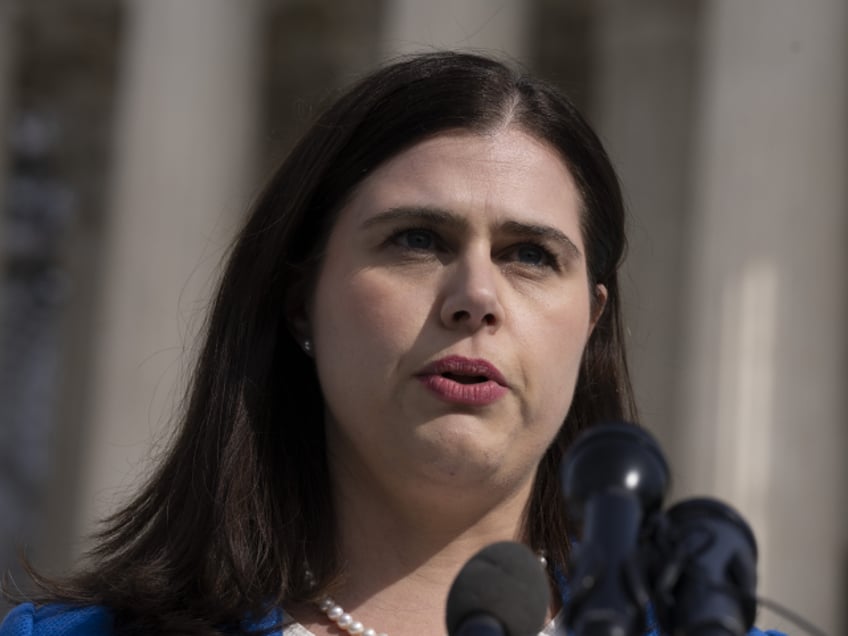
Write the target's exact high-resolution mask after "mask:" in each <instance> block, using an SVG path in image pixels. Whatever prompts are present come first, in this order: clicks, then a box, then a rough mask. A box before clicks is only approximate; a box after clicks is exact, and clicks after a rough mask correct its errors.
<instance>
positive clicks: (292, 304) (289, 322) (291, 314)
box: [285, 280, 312, 347]
mask: <svg viewBox="0 0 848 636" xmlns="http://www.w3.org/2000/svg"><path fill="white" fill-rule="evenodd" d="M285 320H286V327H288V330H289V333H290V334H291V335H292V337H293V338H294V339H295V340H296V341H297V344H298V345H299V346H301V347H303V343H304V342H306V341H307V340H309V339H311V338H312V327H311V322H312V321H311V320H310V319H309V295H308V294H307V293H306V284H305V282H304V281H303V280H300V281H298V282H297V283H295V284H293V285H292V286H291V288H289V291H288V293H287V294H286V300H285Z"/></svg>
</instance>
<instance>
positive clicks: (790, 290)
mask: <svg viewBox="0 0 848 636" xmlns="http://www.w3.org/2000/svg"><path fill="white" fill-rule="evenodd" d="M705 9H706V13H705V15H704V18H705V20H704V31H703V51H702V54H703V64H702V70H701V73H702V75H701V82H700V98H699V110H700V118H699V120H698V125H697V129H696V131H695V132H696V154H695V167H694V177H695V181H694V193H693V199H692V209H693V212H694V218H693V224H692V228H691V232H690V235H689V237H688V240H687V246H688V259H687V260H688V266H689V267H688V269H689V270H690V275H689V278H688V280H687V281H686V282H685V283H684V285H685V289H686V290H687V292H688V296H689V300H688V307H687V318H686V323H685V333H686V335H687V340H686V342H687V348H686V350H685V357H684V366H683V369H682V370H683V372H684V375H683V378H684V391H683V393H682V395H683V397H684V399H683V401H682V403H681V406H680V409H679V414H678V417H677V424H678V426H679V429H678V430H679V433H680V434H679V437H678V445H677V451H678V455H677V462H678V466H679V470H678V473H677V480H678V486H679V490H680V492H681V494H691V493H694V492H704V491H707V492H710V493H712V494H715V495H718V496H719V497H721V498H723V499H725V500H727V501H729V502H731V503H732V504H734V505H735V506H736V507H738V509H739V510H740V511H741V512H742V513H743V515H744V516H746V517H747V519H748V520H749V521H750V522H751V524H752V526H753V528H754V530H755V533H756V535H757V538H758V541H759V544H760V574H761V586H760V592H761V593H762V594H764V595H766V596H768V597H771V598H774V599H777V600H779V601H782V602H783V603H785V604H787V605H788V606H790V607H792V608H793V609H795V610H796V611H799V612H801V613H802V614H803V615H805V616H807V617H809V618H810V619H812V620H813V621H814V622H816V623H819V624H820V625H821V627H823V628H824V630H825V631H826V632H827V633H831V634H840V633H845V629H846V628H848V625H846V624H845V615H844V611H845V610H844V599H845V597H846V589H845V582H844V578H843V577H844V568H845V563H846V560H845V548H846V538H848V532H847V531H846V529H848V524H846V507H845V498H844V491H845V484H846V483H848V479H846V477H848V475H846V470H845V468H844V466H845V464H846V461H845V453H846V450H847V449H848V426H846V422H845V412H846V409H845V406H846V398H845V394H846V393H845V387H846V384H847V382H846V381H848V373H846V351H848V342H846V340H848V339H847V338H846V329H845V324H846V317H848V312H846V305H848V286H847V285H846V282H845V276H846V272H848V259H846V249H845V240H846V238H848V224H847V223H846V220H848V215H846V211H847V210H846V208H848V197H846V185H845V184H846V175H848V157H847V156H846V139H848V123H847V122H848V31H847V30H846V27H848V5H846V3H845V2H844V1H843V0H817V1H816V2H813V3H798V2H794V1H793V0H750V1H748V2H736V1H735V0H716V1H714V2H711V3H708V4H707V5H705ZM764 617H765V618H766V620H762V621H761V622H762V623H763V624H774V625H781V623H780V622H776V621H774V620H772V619H773V616H772V615H770V614H768V613H765V614H764ZM784 627H785V629H786V631H788V632H794V631H795V628H791V629H790V627H789V626H788V625H784Z"/></svg>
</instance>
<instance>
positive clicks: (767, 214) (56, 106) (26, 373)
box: [0, 0, 848, 634]
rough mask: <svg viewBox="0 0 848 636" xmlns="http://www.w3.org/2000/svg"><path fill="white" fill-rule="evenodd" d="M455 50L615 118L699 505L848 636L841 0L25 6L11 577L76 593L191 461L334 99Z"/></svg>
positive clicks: (14, 279)
mask: <svg viewBox="0 0 848 636" xmlns="http://www.w3.org/2000/svg"><path fill="white" fill-rule="evenodd" d="M432 48H463V49H475V50H487V51H492V52H495V53H497V54H500V55H501V56H505V57H507V58H508V59H512V60H515V61H516V62H518V63H520V64H522V65H523V66H525V67H527V68H529V69H531V70H533V71H534V72H537V73H539V74H541V75H542V76H544V77H547V78H548V79H551V80H553V81H555V82H557V83H558V84H559V85H560V86H561V87H562V88H563V90H564V91H565V92H567V93H568V94H569V95H571V96H572V98H573V99H574V101H575V102H576V103H577V104H578V105H579V106H580V107H581V108H582V109H583V110H584V112H586V113H587V114H588V116H589V119H590V120H591V121H592V122H593V123H594V125H595V127H596V129H597V130H598V131H599V133H600V134H601V137H602V138H603V139H604V141H605V143H606V144H607V147H608V150H609V151H610V154H611V155H612V158H613V161H614V163H615V164H616V166H617V167H618V169H619V174H620V176H621V179H622V182H623V187H624V191H625V195H626V198H627V201H628V206H629V212H630V216H631V219H630V240H631V246H630V253H629V258H628V262H627V265H626V271H625V276H624V278H623V284H624V286H625V288H626V290H627V292H626V293H627V295H626V305H627V307H626V309H627V312H628V326H629V338H630V340H629V347H630V355H631V361H632V367H633V376H634V380H635V383H636V389H637V393H638V395H639V398H640V406H641V411H642V420H643V423H644V424H645V425H646V426H648V427H649V428H650V429H652V430H653V431H655V432H656V434H657V435H658V436H659V438H660V440H661V441H662V443H663V445H664V447H665V449H666V451H667V452H668V455H669V458H670V463H671V465H672V469H673V473H674V480H675V488H674V497H677V498H679V497H684V496H690V495H694V494H709V495H713V496H717V497H719V498H722V499H724V500H726V501H728V502H730V503H731V504H733V505H734V506H735V507H736V508H738V509H739V510H740V511H741V512H742V514H743V515H744V516H745V517H746V518H747V519H748V520H749V522H750V523H751V524H752V526H753V528H754V530H755V533H756V535H757V538H758V541H759V545H760V564H761V565H760V575H761V585H760V591H761V594H763V595H765V596H768V597H771V598H774V599H777V600H779V601H782V602H783V603H785V604H787V605H789V606H790V607H792V608H793V609H795V610H796V611H799V612H801V613H802V614H804V615H806V616H808V617H809V618H811V619H812V620H813V621H814V622H816V623H819V624H820V625H821V626H822V627H824V628H825V629H826V630H827V632H828V633H834V634H836V633H845V630H846V629H848V616H846V610H845V608H844V603H843V602H842V599H843V598H845V596H846V594H848V583H847V582H846V578H848V576H847V575H848V529H846V528H848V512H847V511H848V506H846V504H848V501H847V500H846V499H847V498H848V497H847V496H846V494H845V493H846V490H848V489H846V488H845V485H846V484H848V471H846V468H845V467H844V464H845V463H846V462H845V461H844V457H845V456H846V453H848V425H846V423H845V422H844V421H843V420H842V418H843V417H844V413H845V412H846V408H845V407H846V406H848V400H846V397H845V391H844V387H845V386H846V385H848V383H847V382H846V380H848V363H847V362H846V361H847V360H848V335H846V331H845V329H844V328H843V325H844V324H845V322H846V318H848V282H846V276H845V274H846V272H848V262H846V261H848V259H846V257H845V252H846V250H845V249H844V247H843V243H844V242H845V241H846V239H848V189H846V181H847V180H846V178H845V177H846V174H848V5H846V4H845V3H844V2H843V0H814V1H813V2H810V3H803V4H802V3H797V2H794V0H751V1H749V2H745V3H739V2H735V1H734V0H702V1H700V2H697V1H692V2H686V3H681V2H676V1H674V0H646V1H644V2H640V3H632V2H628V1H627V0H594V1H592V0H574V1H572V2H561V1H559V0H533V1H530V2H523V1H520V0H504V1H502V2H494V3H493V2H489V1H486V0H462V1H459V2H457V1H453V2H450V1H448V0H430V1H428V2H426V3H425V2H420V1H418V0H370V1H362V0H242V1H240V2H238V3H234V2H232V1H231V0H180V1H179V2H175V1H173V0H126V1H124V2H122V3H115V2H114V1H113V0H74V1H73V2H63V1H62V0H40V1H39V2H26V1H23V0H20V1H15V0H5V1H4V2H2V3H0V130H3V131H5V135H4V137H3V139H4V144H3V146H2V148H0V201H2V222H0V245H2V251H0V255H2V258H3V263H4V268H3V270H2V271H3V276H2V281H0V404H2V406H0V568H2V569H4V570H6V569H10V570H11V571H12V572H13V573H15V576H20V574H19V573H17V569H16V567H17V566H15V565H14V562H15V558H16V552H15V546H17V545H26V546H27V548H26V549H27V553H28V554H29V556H30V557H31V558H32V559H33V560H34V562H35V563H36V564H38V565H40V566H42V567H45V568H47V570H48V571H53V572H60V571H62V570H65V569H67V568H69V567H71V565H72V564H73V562H74V561H75V559H77V558H78V557H79V555H80V553H81V550H82V549H83V547H84V545H85V542H84V539H83V537H84V536H85V535H86V534H87V533H89V532H91V531H92V529H93V528H94V527H95V522H96V520H97V519H99V518H102V517H103V516H104V515H106V514H108V512H109V511H110V510H113V509H114V507H115V505H116V503H117V502H119V501H121V499H122V498H123V497H125V496H126V494H127V493H128V492H130V491H132V489H133V484H137V483H138V482H139V480H140V479H141V478H142V477H143V475H144V474H145V471H146V470H147V469H148V468H149V465H150V459H151V457H153V456H155V453H156V452H157V449H159V448H160V447H161V446H162V445H164V444H166V443H167V435H168V431H169V425H170V423H171V421H170V419H169V418H170V416H171V414H172V412H173V410H174V409H175V407H176V405H177V403H178V401H179V397H180V392H181V390H182V389H183V387H184V378H185V374H186V373H187V372H188V370H189V369H190V365H191V359H192V351H193V349H192V348H193V346H194V344H195V343H194V341H193V338H192V336H193V334H194V333H195V332H196V330H197V328H198V327H199V326H200V324H201V322H202V319H203V312H204V308H205V306H206V303H207V300H208V298H209V295H210V293H211V289H212V285H213V284H214V280H215V274H216V272H217V266H218V265H219V262H220V259H221V257H222V256H223V254H224V252H225V250H226V247H227V245H228V241H229V239H230V238H231V236H232V235H233V233H234V232H235V229H236V228H237V226H238V224H239V220H240V219H241V218H242V215H243V214H244V211H245V210H246V209H247V207H248V206H249V204H250V200H251V197H252V195H253V194H254V193H256V192H257V190H258V189H259V187H260V185H261V182H262V178H263V176H264V175H266V174H267V173H268V172H269V171H270V169H271V167H272V166H273V164H274V161H275V160H277V159H279V158H280V157H281V156H283V155H284V154H285V151H286V149H287V148H288V147H289V146H290V145H291V143H292V141H293V140H294V139H295V138H296V137H297V135H298V133H299V132H300V131H302V130H303V129H304V127H305V126H306V125H307V124H308V122H309V121H310V119H311V117H312V116H313V114H314V112H315V110H316V109H317V108H319V107H320V105H321V104H322V103H325V102H326V100H327V99H328V98H329V97H331V96H332V94H333V92H334V91H335V90H336V89H337V88H339V87H340V86H343V85H345V84H347V83H349V82H350V81H351V80H353V79H355V78H356V77H357V76H358V75H359V74H361V73H363V72H365V71H367V70H368V69H370V68H372V67H373V66H374V65H376V64H378V63H379V62H380V61H382V60H385V59H387V58H390V57H392V56H394V55H397V54H400V53H405V52H409V51H418V50H428V49H432ZM763 618H764V620H761V621H760V622H762V623H763V624H768V625H774V626H776V627H781V626H782V627H784V628H786V629H787V631H792V630H791V629H790V628H789V627H788V625H787V624H786V623H783V622H782V621H781V620H780V619H779V618H777V617H774V616H773V615H771V614H769V613H767V612H765V613H764V614H763Z"/></svg>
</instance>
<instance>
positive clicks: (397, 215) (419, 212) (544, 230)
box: [362, 206, 580, 258]
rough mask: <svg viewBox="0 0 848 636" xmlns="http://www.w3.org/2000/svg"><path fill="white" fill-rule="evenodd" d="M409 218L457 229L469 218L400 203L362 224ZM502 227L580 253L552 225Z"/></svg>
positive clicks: (511, 224) (519, 223) (507, 224)
mask: <svg viewBox="0 0 848 636" xmlns="http://www.w3.org/2000/svg"><path fill="white" fill-rule="evenodd" d="M407 219H414V220H418V221H422V222H427V223H432V224H434V225H439V226H442V227H448V228H451V229H455V230H464V229H466V228H467V227H468V222H467V221H466V220H465V219H464V218H463V217H461V216H458V215H456V214H454V213H453V212H451V211H450V210H445V209H442V208H437V207H430V206H399V207H394V208H389V209H388V210H385V211H383V212H380V213H378V214H375V215H374V216H371V217H369V218H367V219H366V220H365V221H364V222H363V223H362V228H363V229H366V228H370V227H373V226H375V225H383V224H385V223H391V222H394V221H398V220H407ZM500 227H501V229H502V230H504V231H506V232H507V233H508V234H511V235H513V236H518V237H526V238H535V239H542V240H545V241H549V242H551V243H554V244H556V245H559V246H560V248H561V249H562V250H564V251H565V252H566V254H567V255H568V257H569V258H579V257H580V249H579V248H578V247H577V245H576V244H575V243H574V241H572V240H571V239H570V238H568V236H567V235H566V234H565V233H563V232H562V231H560V230H558V229H557V228H555V227H551V226H550V225H537V224H534V223H524V222H522V221H512V220H511V221H505V222H504V223H503V224H502V225H501V226H500Z"/></svg>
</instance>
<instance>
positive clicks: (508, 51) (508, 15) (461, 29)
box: [382, 0, 529, 61]
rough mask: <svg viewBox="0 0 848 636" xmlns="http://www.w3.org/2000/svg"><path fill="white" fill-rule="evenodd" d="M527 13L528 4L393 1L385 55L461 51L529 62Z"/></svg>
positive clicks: (517, 1) (512, 1) (465, 0)
mask: <svg viewBox="0 0 848 636" xmlns="http://www.w3.org/2000/svg"><path fill="white" fill-rule="evenodd" d="M527 13H528V3H526V2H523V1H522V0H503V1H501V2H490V1H489V0H428V1H427V2H421V1H420V0H392V1H391V2H388V3H387V6H386V16H385V18H384V20H385V28H384V36H383V39H382V43H383V51H384V53H383V57H387V58H391V57H394V56H396V55H400V54H405V53H413V52H422V51H430V50H437V49H461V50H476V51H481V52H489V53H494V54H500V55H502V56H506V57H507V58H508V59H516V60H519V61H525V60H524V55H525V53H526V50H525V49H526V42H525V38H527V37H528V36H529V33H528V32H527Z"/></svg>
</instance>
